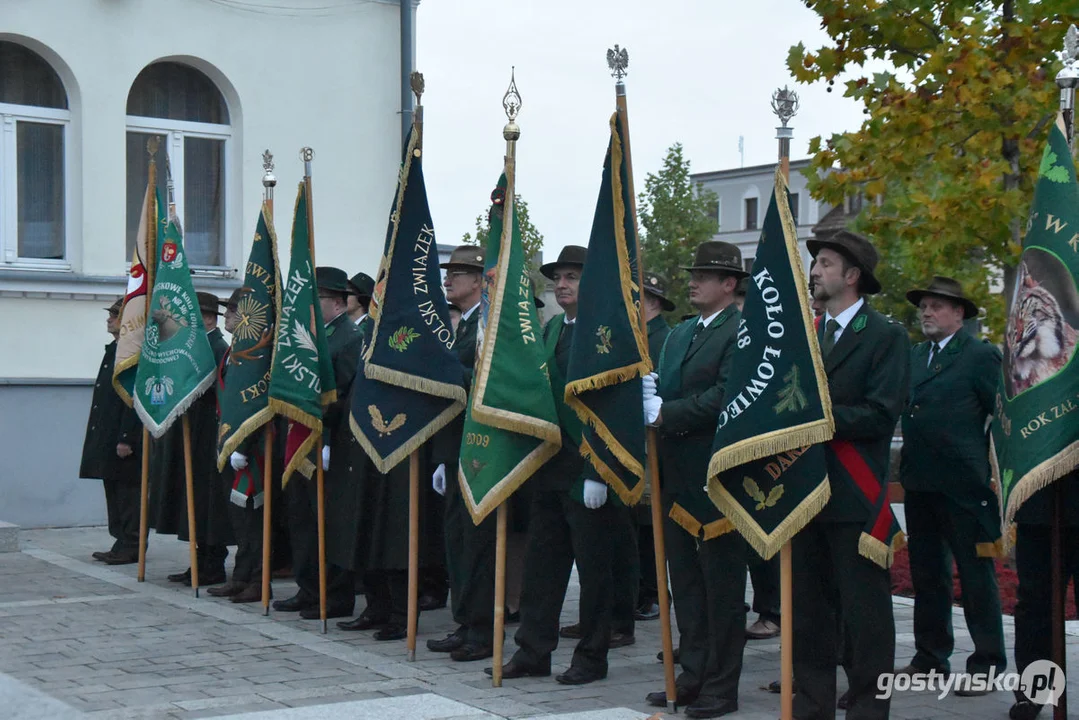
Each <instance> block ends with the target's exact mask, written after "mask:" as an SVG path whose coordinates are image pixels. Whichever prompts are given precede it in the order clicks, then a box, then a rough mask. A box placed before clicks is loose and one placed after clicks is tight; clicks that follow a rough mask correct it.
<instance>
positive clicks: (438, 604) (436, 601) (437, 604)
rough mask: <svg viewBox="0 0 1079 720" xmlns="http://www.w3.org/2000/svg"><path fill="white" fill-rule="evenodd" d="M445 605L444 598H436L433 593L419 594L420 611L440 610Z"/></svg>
mask: <svg viewBox="0 0 1079 720" xmlns="http://www.w3.org/2000/svg"><path fill="white" fill-rule="evenodd" d="M444 607H446V598H436V597H435V596H434V595H421V596H420V599H419V609H420V611H421V612H430V611H432V610H440V609H442V608H444Z"/></svg>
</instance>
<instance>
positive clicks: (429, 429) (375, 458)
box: [348, 403, 463, 475]
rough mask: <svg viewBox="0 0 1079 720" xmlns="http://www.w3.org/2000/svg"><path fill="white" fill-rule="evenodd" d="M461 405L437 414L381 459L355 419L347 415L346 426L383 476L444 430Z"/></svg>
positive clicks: (456, 414) (459, 410) (454, 405)
mask: <svg viewBox="0 0 1079 720" xmlns="http://www.w3.org/2000/svg"><path fill="white" fill-rule="evenodd" d="M462 409H463V404H456V403H455V404H453V405H450V406H449V407H447V408H446V409H445V410H443V411H442V412H441V413H439V414H438V415H437V416H436V417H435V418H434V419H432V420H431V422H429V423H427V424H426V425H424V426H423V427H422V428H421V429H420V430H419V431H418V432H416V433H414V434H413V435H412V437H411V438H409V440H408V442H406V443H405V444H403V445H401V447H399V448H397V449H396V450H394V451H393V452H392V453H390V454H389V455H387V456H386V457H382V456H381V455H379V454H378V451H377V450H375V446H374V445H372V444H371V441H370V440H368V439H367V435H366V434H365V433H364V431H363V428H362V427H360V424H359V423H358V422H356V417H355V416H354V415H353V414H352V413H349V416H348V424H349V427H350V428H351V429H352V435H353V436H354V437H355V438H356V442H358V443H359V444H360V445H361V446H362V447H363V449H364V451H365V452H366V453H367V456H368V457H369V458H371V462H373V463H374V465H375V467H376V468H378V471H379V472H380V473H382V474H383V475H385V474H387V473H389V471H390V470H392V469H393V468H395V467H396V466H397V464H398V463H400V462H401V461H402V460H404V459H405V458H407V457H408V456H409V455H411V454H412V451H413V450H418V449H419V448H420V447H421V446H422V445H423V444H424V443H425V442H427V441H428V440H430V439H431V438H432V437H434V435H435V433H437V432H438V431H439V430H441V429H442V428H444V427H445V426H446V425H447V424H448V423H449V422H450V421H451V420H453V419H454V418H455V417H457V416H458V415H459V414H460V412H461V410H462Z"/></svg>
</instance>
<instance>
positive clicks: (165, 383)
mask: <svg viewBox="0 0 1079 720" xmlns="http://www.w3.org/2000/svg"><path fill="white" fill-rule="evenodd" d="M146 394H148V395H149V396H150V404H151V405H164V404H165V400H166V399H167V398H168V396H169V395H172V378H170V377H162V378H160V379H158V378H155V377H149V378H146Z"/></svg>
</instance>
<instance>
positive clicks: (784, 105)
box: [772, 85, 798, 127]
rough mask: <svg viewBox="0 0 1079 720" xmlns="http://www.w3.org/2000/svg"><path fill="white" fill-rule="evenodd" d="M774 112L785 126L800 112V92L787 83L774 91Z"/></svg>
mask: <svg viewBox="0 0 1079 720" xmlns="http://www.w3.org/2000/svg"><path fill="white" fill-rule="evenodd" d="M772 112H774V113H775V114H776V117H778V118H779V121H780V122H781V123H783V127H787V123H788V122H790V119H791V118H792V117H794V116H795V115H796V114H797V113H798V94H797V93H796V92H794V91H793V90H791V89H789V88H788V87H787V86H786V85H784V86H783V89H781V90H776V91H775V92H774V93H772Z"/></svg>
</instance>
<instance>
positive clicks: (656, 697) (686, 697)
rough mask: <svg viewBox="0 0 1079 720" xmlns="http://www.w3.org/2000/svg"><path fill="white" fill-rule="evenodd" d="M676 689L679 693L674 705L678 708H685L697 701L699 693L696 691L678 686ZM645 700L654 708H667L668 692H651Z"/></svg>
mask: <svg viewBox="0 0 1079 720" xmlns="http://www.w3.org/2000/svg"><path fill="white" fill-rule="evenodd" d="M675 689H676V691H677V693H676V697H675V699H674V704H675V705H677V706H678V707H685V706H686V705H689V704H690V703H691V702H693V701H694V700H696V699H697V695H698V692H697V691H696V690H690V689H689V688H684V687H677V686H676V687H675ZM645 700H647V701H648V704H649V705H651V706H652V707H667V691H666V690H660V691H659V692H650V693H648V695H647V696H646V697H645Z"/></svg>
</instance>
